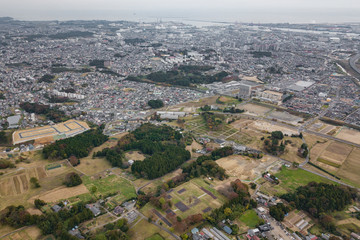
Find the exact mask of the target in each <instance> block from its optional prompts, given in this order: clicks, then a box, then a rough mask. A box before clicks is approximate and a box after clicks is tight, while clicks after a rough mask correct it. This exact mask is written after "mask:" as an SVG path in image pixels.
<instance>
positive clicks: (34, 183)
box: [30, 177, 40, 188]
mask: <svg viewBox="0 0 360 240" xmlns="http://www.w3.org/2000/svg"><path fill="white" fill-rule="evenodd" d="M30 184H31V187H32V188H39V187H40V184H39V181H38V179H37V178H36V177H32V178H30Z"/></svg>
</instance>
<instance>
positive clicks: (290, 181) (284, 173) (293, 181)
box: [260, 166, 333, 195]
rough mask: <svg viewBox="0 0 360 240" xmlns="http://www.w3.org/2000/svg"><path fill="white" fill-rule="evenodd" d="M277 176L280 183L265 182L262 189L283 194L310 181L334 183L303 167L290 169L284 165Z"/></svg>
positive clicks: (265, 191)
mask: <svg viewBox="0 0 360 240" xmlns="http://www.w3.org/2000/svg"><path fill="white" fill-rule="evenodd" d="M275 176H276V177H277V178H279V180H280V184H278V185H274V184H271V183H269V182H266V183H264V184H263V185H262V186H261V188H260V190H261V191H262V192H264V193H269V194H271V195H281V194H284V193H287V192H289V191H294V190H295V189H296V188H298V187H300V186H304V185H306V184H308V183H309V182H325V183H333V182H332V181H330V180H328V179H326V178H323V177H320V176H318V175H315V174H313V173H310V172H307V171H305V170H302V169H290V168H287V167H285V166H283V167H282V168H281V170H280V172H278V173H276V174H275Z"/></svg>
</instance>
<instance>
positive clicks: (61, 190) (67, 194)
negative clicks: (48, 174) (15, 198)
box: [29, 184, 89, 203]
mask: <svg viewBox="0 0 360 240" xmlns="http://www.w3.org/2000/svg"><path fill="white" fill-rule="evenodd" d="M88 192H89V190H88V189H87V188H86V187H85V185H84V184H81V185H78V186H75V187H70V188H69V187H66V186H61V187H57V188H54V189H52V190H50V191H47V192H45V193H43V194H39V195H36V196H33V197H32V198H30V199H29V201H30V202H31V203H33V202H34V200H35V199H37V198H38V199H41V200H43V201H45V202H47V203H55V202H58V201H59V200H62V199H67V198H71V197H74V196H78V195H81V194H85V193H88Z"/></svg>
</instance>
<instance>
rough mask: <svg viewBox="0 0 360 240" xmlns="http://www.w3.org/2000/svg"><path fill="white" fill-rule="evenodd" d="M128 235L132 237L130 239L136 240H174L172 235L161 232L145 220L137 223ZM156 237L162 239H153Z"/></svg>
mask: <svg viewBox="0 0 360 240" xmlns="http://www.w3.org/2000/svg"><path fill="white" fill-rule="evenodd" d="M127 234H128V235H129V236H130V239H134V240H144V239H154V240H155V239H159V240H160V239H172V237H171V236H170V234H168V233H167V232H165V231H163V230H161V229H160V228H158V227H157V226H155V225H153V224H151V223H149V222H148V221H147V220H145V219H143V220H141V221H140V222H139V223H137V224H136V225H135V226H134V227H131V228H130V229H129V231H127ZM156 235H159V237H161V238H159V237H158V238H153V237H155V236H156Z"/></svg>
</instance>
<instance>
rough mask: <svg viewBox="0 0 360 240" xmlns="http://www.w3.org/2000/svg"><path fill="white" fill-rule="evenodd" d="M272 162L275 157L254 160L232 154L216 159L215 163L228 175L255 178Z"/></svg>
mask: <svg viewBox="0 0 360 240" xmlns="http://www.w3.org/2000/svg"><path fill="white" fill-rule="evenodd" d="M274 162H276V159H275V158H273V157H270V156H264V157H263V158H262V159H256V160H255V159H252V158H248V157H245V156H241V155H232V156H229V157H225V158H221V159H218V160H216V163H217V164H219V166H220V167H222V168H224V169H225V170H226V173H227V174H228V175H229V176H232V177H236V178H238V179H240V180H254V179H256V178H257V177H259V176H261V173H263V172H264V171H265V170H266V169H267V167H269V166H271V165H272V164H273V163H274Z"/></svg>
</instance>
